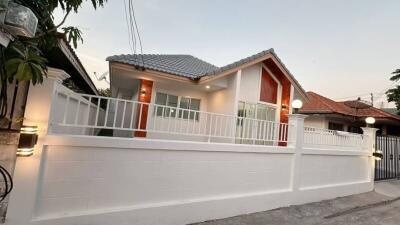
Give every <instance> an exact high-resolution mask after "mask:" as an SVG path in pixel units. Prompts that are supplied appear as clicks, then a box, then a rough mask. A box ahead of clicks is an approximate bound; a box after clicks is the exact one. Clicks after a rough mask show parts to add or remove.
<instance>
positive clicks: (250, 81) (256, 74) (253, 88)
mask: <svg viewBox="0 0 400 225" xmlns="http://www.w3.org/2000/svg"><path fill="white" fill-rule="evenodd" d="M261 69H262V67H261V64H260V63H258V64H255V65H253V66H250V67H247V68H245V69H243V70H242V78H241V80H240V93H239V101H246V102H251V103H257V102H259V101H260V88H261Z"/></svg>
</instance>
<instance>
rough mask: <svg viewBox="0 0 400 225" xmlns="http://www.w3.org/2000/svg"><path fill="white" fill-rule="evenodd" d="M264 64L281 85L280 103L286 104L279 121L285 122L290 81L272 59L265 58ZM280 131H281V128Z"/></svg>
mask: <svg viewBox="0 0 400 225" xmlns="http://www.w3.org/2000/svg"><path fill="white" fill-rule="evenodd" d="M264 64H265V65H266V66H267V67H268V69H269V70H270V71H271V72H272V73H273V74H274V75H275V77H276V78H277V79H278V80H279V82H280V83H281V85H282V98H281V104H282V105H286V109H281V112H280V117H281V118H280V122H281V123H287V122H288V121H289V117H288V114H289V108H290V107H291V105H290V92H291V83H290V81H289V80H288V79H287V77H286V76H285V74H284V73H283V72H282V71H281V70H280V69H279V67H278V65H276V64H275V62H274V61H273V60H272V59H267V60H265V61H264ZM280 132H283V131H282V130H281V131H280ZM279 145H280V146H286V143H279Z"/></svg>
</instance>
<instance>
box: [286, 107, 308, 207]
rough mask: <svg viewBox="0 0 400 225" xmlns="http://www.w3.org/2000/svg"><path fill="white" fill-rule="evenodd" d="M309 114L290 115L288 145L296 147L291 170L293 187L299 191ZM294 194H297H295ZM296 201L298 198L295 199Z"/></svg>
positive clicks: (294, 190)
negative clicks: (305, 121)
mask: <svg viewBox="0 0 400 225" xmlns="http://www.w3.org/2000/svg"><path fill="white" fill-rule="evenodd" d="M306 117H307V115H302V114H290V115H289V133H288V147H292V148H294V151H295V153H294V157H293V163H292V171H291V174H292V175H291V189H292V191H293V192H297V191H298V190H299V188H300V170H301V168H300V165H301V153H302V149H303V144H304V119H305V118H306ZM293 196H296V194H294V195H293ZM294 201H295V202H296V200H294Z"/></svg>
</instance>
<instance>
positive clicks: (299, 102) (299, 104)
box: [292, 99, 303, 113]
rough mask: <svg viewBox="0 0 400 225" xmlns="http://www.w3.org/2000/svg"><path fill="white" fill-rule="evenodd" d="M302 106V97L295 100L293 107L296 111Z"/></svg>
mask: <svg viewBox="0 0 400 225" xmlns="http://www.w3.org/2000/svg"><path fill="white" fill-rule="evenodd" d="M301 107H303V102H302V101H301V100H300V99H295V100H293V102H292V108H293V109H294V113H298V112H299V109H301Z"/></svg>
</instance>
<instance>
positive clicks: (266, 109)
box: [236, 101, 277, 144]
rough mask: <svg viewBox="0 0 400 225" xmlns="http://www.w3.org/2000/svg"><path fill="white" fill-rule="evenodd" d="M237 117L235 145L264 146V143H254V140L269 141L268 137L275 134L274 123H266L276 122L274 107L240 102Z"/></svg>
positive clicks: (275, 107) (275, 108)
mask: <svg viewBox="0 0 400 225" xmlns="http://www.w3.org/2000/svg"><path fill="white" fill-rule="evenodd" d="M238 116H239V119H238V121H237V124H236V142H237V143H243V144H265V141H254V139H258V140H264V139H269V138H268V135H274V133H275V127H273V126H274V123H267V122H266V121H272V122H276V120H277V106H276V105H271V104H265V103H249V102H243V101H240V102H239V105H238ZM271 139H272V137H271Z"/></svg>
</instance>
